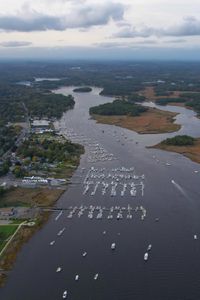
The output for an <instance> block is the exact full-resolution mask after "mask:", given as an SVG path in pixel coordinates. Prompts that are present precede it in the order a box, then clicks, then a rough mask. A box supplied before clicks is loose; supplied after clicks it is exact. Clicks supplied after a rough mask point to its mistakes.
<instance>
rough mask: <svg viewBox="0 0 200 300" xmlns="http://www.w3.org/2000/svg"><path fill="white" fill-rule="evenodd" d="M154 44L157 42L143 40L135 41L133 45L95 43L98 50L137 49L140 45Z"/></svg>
mask: <svg viewBox="0 0 200 300" xmlns="http://www.w3.org/2000/svg"><path fill="white" fill-rule="evenodd" d="M154 44H157V41H156V40H143V41H135V42H131V43H124V42H102V43H95V44H94V46H96V47H98V48H135V47H138V46H140V45H154Z"/></svg>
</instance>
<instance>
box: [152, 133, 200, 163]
mask: <svg viewBox="0 0 200 300" xmlns="http://www.w3.org/2000/svg"><path fill="white" fill-rule="evenodd" d="M147 148H149V149H151V148H153V149H159V150H164V151H168V152H174V153H178V154H181V155H183V156H185V157H187V158H188V159H190V160H192V161H193V162H196V163H198V164H200V138H197V139H196V141H195V143H194V145H191V146H173V145H165V144H162V142H161V143H159V144H157V145H154V146H150V147H147Z"/></svg>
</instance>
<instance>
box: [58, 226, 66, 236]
mask: <svg viewBox="0 0 200 300" xmlns="http://www.w3.org/2000/svg"><path fill="white" fill-rule="evenodd" d="M65 229H66V228H65V227H64V228H63V229H61V230H60V231H59V232H58V233H57V235H58V236H61V234H63V232H64V231H65Z"/></svg>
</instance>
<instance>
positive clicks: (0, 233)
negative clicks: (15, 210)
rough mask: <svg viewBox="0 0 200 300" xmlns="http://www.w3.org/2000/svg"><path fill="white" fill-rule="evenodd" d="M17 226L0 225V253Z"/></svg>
mask: <svg viewBox="0 0 200 300" xmlns="http://www.w3.org/2000/svg"><path fill="white" fill-rule="evenodd" d="M17 227H18V226H17V225H16V226H15V225H0V251H1V250H2V249H3V247H4V246H5V245H6V243H7V242H8V240H9V238H10V237H11V236H12V235H13V234H14V233H15V231H16V230H17Z"/></svg>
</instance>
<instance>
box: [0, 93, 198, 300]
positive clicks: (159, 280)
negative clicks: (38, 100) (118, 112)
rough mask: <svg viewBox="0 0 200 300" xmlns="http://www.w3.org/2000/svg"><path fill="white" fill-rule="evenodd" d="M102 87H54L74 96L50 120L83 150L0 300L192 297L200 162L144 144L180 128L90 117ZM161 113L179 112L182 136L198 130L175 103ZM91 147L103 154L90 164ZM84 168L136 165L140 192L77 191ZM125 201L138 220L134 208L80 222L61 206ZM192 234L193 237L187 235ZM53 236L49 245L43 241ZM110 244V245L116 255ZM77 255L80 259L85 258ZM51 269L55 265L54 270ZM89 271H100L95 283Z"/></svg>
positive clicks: (162, 299) (195, 289) (195, 287)
mask: <svg viewBox="0 0 200 300" xmlns="http://www.w3.org/2000/svg"><path fill="white" fill-rule="evenodd" d="M99 92H100V89H99V88H93V91H92V92H91V93H73V87H67V88H66V87H63V88H60V89H59V90H57V91H56V93H62V94H64V95H67V94H72V95H73V96H74V97H75V102H76V104H75V107H74V109H73V110H71V111H68V112H67V113H65V114H64V115H63V117H62V119H61V120H60V121H59V122H57V123H56V126H57V127H58V128H59V129H60V131H61V132H62V133H63V134H64V135H66V136H68V137H69V135H70V137H71V138H72V140H74V141H79V142H80V141H83V143H84V144H85V150H86V152H85V154H84V155H83V156H82V159H81V162H80V166H79V168H78V169H77V170H76V172H75V173H74V175H73V177H72V180H71V182H72V184H71V185H69V188H68V190H67V191H66V192H65V194H63V196H62V197H61V198H60V200H59V201H58V202H57V207H58V208H62V209H63V213H62V214H60V215H59V212H55V213H53V214H52V215H51V217H50V219H49V221H48V223H47V224H46V225H45V226H44V227H43V228H42V229H41V230H40V231H39V232H37V234H35V235H34V236H33V237H32V239H31V240H30V241H29V242H28V243H27V244H26V245H24V246H23V249H22V251H21V252H20V253H19V255H18V257H17V260H16V263H15V265H14V268H13V270H12V272H11V273H10V274H9V277H8V280H7V283H6V285H5V287H4V288H2V289H1V291H0V299H2V300H3V299H4V300H42V299H45V300H46V299H49V300H58V299H62V295H63V292H64V291H65V290H67V292H68V296H67V299H73V300H111V299H115V300H133V299H135V300H146V299H148V300H199V299H200V260H199V251H200V218H199V212H200V201H199V199H200V197H199V196H200V189H199V179H200V172H199V173H198V171H199V170H200V166H199V165H198V164H196V163H194V162H192V161H190V160H189V159H187V158H185V157H183V156H181V155H179V154H176V153H170V152H164V151H161V150H157V149H146V146H149V145H153V144H155V143H158V142H160V141H161V140H163V139H164V138H166V137H171V136H174V135H176V134H177V133H170V134H158V135H156V134H154V135H152V134H151V135H146V134H145V135H140V134H137V133H135V132H133V131H130V130H127V129H123V128H120V127H115V126H110V125H103V124H96V122H95V121H94V120H91V119H90V116H89V114H88V109H89V107H91V106H94V105H96V104H100V103H106V102H108V101H112V100H113V99H112V98H110V97H102V96H99ZM146 105H154V104H149V103H147V104H146ZM158 108H160V107H159V106H158ZM162 109H166V110H170V111H175V112H178V113H180V114H179V115H178V116H177V117H176V122H177V123H179V124H181V125H182V128H181V129H180V131H179V133H181V134H191V135H193V136H200V120H199V119H197V118H196V117H195V113H194V112H193V111H192V110H188V109H185V108H182V107H173V106H166V107H162ZM95 149H97V150H95ZM95 151H97V154H98V157H100V159H99V161H93V162H91V160H93V158H94V155H95V154H94V152H95ZM102 157H106V160H103V159H102ZM91 167H94V168H98V169H102V168H105V170H103V171H102V170H100V171H99V173H98V172H97V173H98V174H102V173H103V172H105V173H106V172H107V174H109V173H112V169H116V168H122V167H124V168H126V169H127V170H128V169H130V168H131V167H134V168H135V174H137V175H139V176H140V175H143V174H144V179H141V181H142V182H143V183H144V186H145V187H144V195H142V193H141V191H140V189H139V190H137V194H136V196H135V197H132V196H131V195H130V193H126V194H125V196H124V197H123V196H121V193H120V191H119V190H118V192H117V195H116V196H114V197H111V195H110V191H109V192H106V193H105V195H102V193H101V189H100V188H98V189H97V192H96V194H95V195H94V196H92V195H91V191H89V193H87V194H86V195H84V194H83V191H84V179H85V177H86V176H87V174H88V171H89V170H90V169H91ZM116 172H117V171H116ZM125 174H128V171H127V172H126V171H125ZM91 178H92V176H91V177H90V180H91ZM141 178H143V177H141ZM97 181H98V179H97ZM97 181H96V182H97ZM136 181H137V180H136ZM139 182H140V179H139ZM128 204H129V205H130V206H131V207H132V208H133V209H135V208H136V207H140V206H142V207H143V208H144V209H145V210H146V217H145V219H144V220H142V219H141V217H140V214H138V213H136V212H135V211H132V215H133V218H132V219H130V220H129V219H127V217H126V215H127V211H124V212H123V219H120V220H117V218H116V214H115V215H114V218H113V219H111V220H109V219H107V215H106V212H105V211H104V212H103V218H102V219H96V217H95V218H93V219H89V218H88V213H86V212H84V214H83V216H81V217H80V218H79V217H78V216H77V213H76V214H74V215H73V217H72V218H68V217H67V216H68V215H69V211H68V210H65V209H67V208H69V207H70V206H72V207H74V206H77V207H79V206H81V205H83V206H87V207H89V206H90V205H94V206H100V207H101V208H102V207H105V208H107V209H109V208H111V207H112V206H114V207H115V206H119V207H120V208H122V207H124V208H127V206H128ZM57 216H58V217H57ZM95 216H96V214H95ZM62 229H63V233H62V234H61V235H60V236H58V235H57V234H58V232H59V231H60V230H62ZM64 229H65V230H64ZM195 234H196V235H197V237H199V239H198V238H197V239H196V240H195V239H194V235H195ZM53 240H55V244H54V245H53V246H50V242H51V241H53ZM112 243H116V249H115V250H114V251H112V250H111V244H112ZM149 244H152V249H151V250H150V251H149V258H148V261H144V253H145V252H146V251H147V247H148V245H149ZM84 251H86V252H87V255H86V257H83V256H82V254H83V252H84ZM58 266H61V267H62V271H61V272H58V273H57V272H56V269H57V267H58ZM96 273H98V274H99V277H98V279H97V280H94V275H95V274H96ZM76 274H79V280H78V281H75V275H76Z"/></svg>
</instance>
